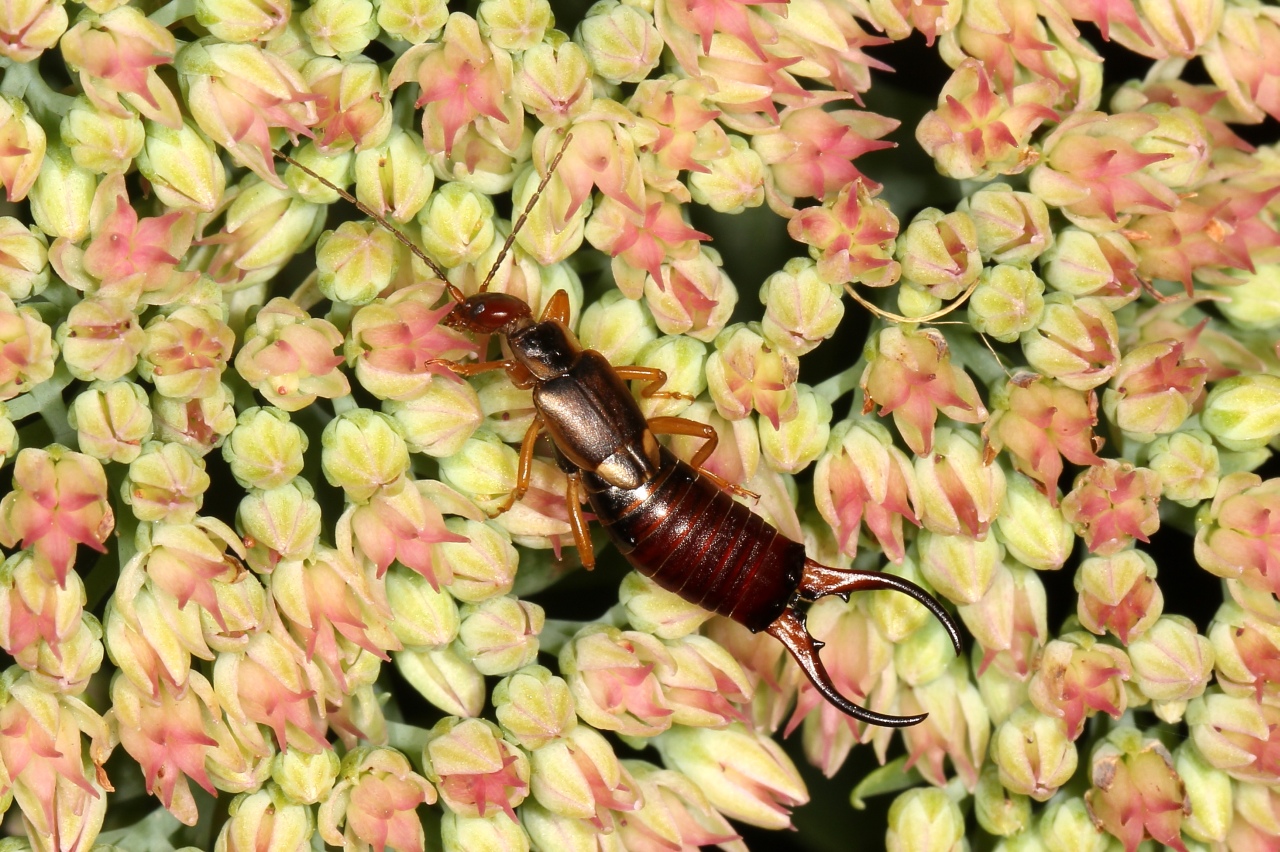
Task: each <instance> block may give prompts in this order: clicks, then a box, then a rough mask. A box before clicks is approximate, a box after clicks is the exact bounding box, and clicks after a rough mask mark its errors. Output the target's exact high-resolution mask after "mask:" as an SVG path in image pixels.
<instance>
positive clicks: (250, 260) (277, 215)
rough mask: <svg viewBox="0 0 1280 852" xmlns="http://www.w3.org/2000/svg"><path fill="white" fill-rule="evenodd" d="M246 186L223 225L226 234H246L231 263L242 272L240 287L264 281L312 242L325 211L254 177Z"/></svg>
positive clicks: (318, 233) (322, 221) (229, 210)
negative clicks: (242, 232) (244, 240)
mask: <svg viewBox="0 0 1280 852" xmlns="http://www.w3.org/2000/svg"><path fill="white" fill-rule="evenodd" d="M246 183H247V185H243V188H242V189H241V191H240V193H239V195H237V196H236V199H235V201H232V202H231V206H230V207H229V208H228V209H227V216H226V223H225V224H224V225H223V230H224V231H226V232H227V233H228V234H231V235H235V234H236V232H237V231H241V230H243V231H245V233H246V234H247V235H248V237H247V239H246V242H245V243H244V244H243V245H241V246H240V249H241V250H240V251H238V252H237V255H236V257H235V258H234V260H233V264H234V266H235V267H236V269H238V270H240V271H241V272H243V273H245V274H244V277H242V278H241V279H240V283H241V284H242V285H246V282H248V283H256V282H257V281H260V280H266V279H267V278H269V277H271V276H272V275H274V274H275V271H276V270H278V269H279V268H280V267H281V266H283V265H284V264H285V263H288V262H289V260H290V259H292V258H293V256H294V255H295V254H297V253H298V252H300V251H302V250H303V249H304V248H306V247H307V246H309V245H310V244H311V243H312V242H314V241H315V238H316V237H318V236H319V235H320V231H321V230H322V229H323V228H324V214H325V210H326V208H325V207H324V206H323V205H320V204H312V203H310V202H308V201H304V200H302V199H301V198H297V197H295V196H294V195H293V193H291V192H289V191H288V190H284V189H277V188H276V187H274V186H272V185H271V184H269V183H265V182H263V181H259V180H256V178H248V179H247V181H246Z"/></svg>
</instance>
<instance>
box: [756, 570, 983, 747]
mask: <svg viewBox="0 0 1280 852" xmlns="http://www.w3.org/2000/svg"><path fill="white" fill-rule="evenodd" d="M877 590H892V591H895V592H902V593H903V594H905V595H910V596H911V597H912V598H914V599H915V600H917V601H919V602H920V603H922V604H923V605H924V606H925V607H926V608H927V609H928V610H929V611H930V612H931V613H933V615H934V617H935V618H937V619H938V620H939V621H941V622H942V626H943V627H945V628H946V629H947V634H948V635H949V636H950V637H951V644H952V645H954V646H955V649H956V653H957V654H959V653H960V650H961V646H960V629H959V627H958V626H957V625H956V623H955V620H954V619H953V618H952V617H951V614H950V613H948V612H947V611H946V610H945V609H943V608H942V604H940V603H938V600H937V599H936V598H935V597H934V596H933V595H931V594H929V593H928V592H926V591H925V590H924V589H922V588H920V587H919V586H917V585H916V584H915V583H912V582H911V581H910V580H904V579H902V578H901V577H895V576H894V575H892V574H882V573H880V572H878V571H841V570H839V569H838V568H829V567H827V566H826V565H821V564H819V563H817V562H814V561H813V560H812V559H806V560H805V561H804V574H803V576H802V577H801V579H800V588H799V589H797V593H798V594H799V595H800V596H801V597H803V598H806V599H808V600H815V599H817V598H820V597H822V596H823V595H840V596H841V597H843V598H846V599H847V598H848V596H849V595H850V593H852V592H869V591H877ZM768 632H769V634H770V635H772V636H773V637H775V638H776V639H777V640H778V641H779V642H781V643H782V644H783V645H785V646H786V648H787V650H788V651H790V652H791V656H793V657H795V659H796V662H797V663H799V664H800V669H801V670H802V671H803V672H804V673H805V675H806V676H807V677H808V678H809V680H810V681H811V682H812V683H813V685H814V687H815V688H816V689H817V690H818V693H819V694H821V695H822V697H823V698H825V699H827V700H828V701H830V702H831V703H832V704H834V705H835V706H836V707H838V708H840V709H841V710H843V711H844V712H845V713H848V714H849V715H850V716H852V717H853V718H855V719H857V720H858V721H859V722H866V723H867V724H869V725H881V726H883V727H889V728H905V727H908V726H910V725H918V724H920V723H921V722H923V721H924V720H925V717H926V716H927V715H928V714H927V713H922V714H920V715H919V716H886V715H884V714H883V713H877V712H875V711H874V710H868V709H867V708H865V707H860V706H859V705H857V704H854V703H853V702H852V701H850V700H849V699H847V698H845V697H844V696H843V695H841V694H840V693H839V692H838V691H837V690H836V686H835V684H834V683H833V682H832V680H831V675H830V674H828V673H827V669H826V666H824V665H823V664H822V660H821V659H820V658H819V657H818V651H819V649H821V648H822V643H821V642H819V641H817V640H816V639H814V638H813V636H812V635H811V634H810V633H809V629H808V628H807V627H805V624H804V618H803V617H802V616H801V615H800V614H799V613H798V612H796V610H795V608H794V606H788V607H787V608H786V609H785V610H783V613H782V615H780V616H778V619H777V620H776V621H774V622H773V624H771V625H769V629H768Z"/></svg>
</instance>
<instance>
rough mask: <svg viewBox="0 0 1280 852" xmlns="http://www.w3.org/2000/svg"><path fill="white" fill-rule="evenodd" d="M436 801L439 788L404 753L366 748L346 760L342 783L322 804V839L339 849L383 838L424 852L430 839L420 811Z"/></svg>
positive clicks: (411, 851) (319, 817) (408, 851)
mask: <svg viewBox="0 0 1280 852" xmlns="http://www.w3.org/2000/svg"><path fill="white" fill-rule="evenodd" d="M435 802H436V791H435V788H433V787H432V786H431V783H430V782H429V781H427V779H425V778H423V777H422V776H421V775H419V774H418V773H416V772H414V771H413V768H412V767H411V766H410V765H409V760H408V758H406V757H405V756H404V755H403V754H401V753H400V752H398V751H396V750H394V749H390V748H379V747H373V746H361V747H360V748H356V749H353V750H352V751H350V752H348V753H347V756H346V757H345V758H343V760H342V771H341V774H340V775H339V777H338V783H337V784H336V785H334V788H333V791H332V792H331V793H330V794H329V798H328V799H326V800H325V801H324V802H323V803H321V805H320V810H319V812H318V813H317V815H316V816H317V823H318V826H319V829H320V836H321V837H323V838H324V841H325V843H328V844H331V845H333V846H344V845H352V846H355V845H359V844H368V843H370V842H371V841H373V840H375V839H377V840H380V841H381V843H382V844H384V845H388V846H392V847H394V848H396V849H403V850H405V852H422V850H423V849H424V848H425V843H426V838H425V837H424V835H423V831H422V822H421V820H419V819H418V817H417V815H416V814H415V813H414V810H415V809H416V808H417V807H418V806H419V805H421V804H424V803H425V804H428V805H434V804H435Z"/></svg>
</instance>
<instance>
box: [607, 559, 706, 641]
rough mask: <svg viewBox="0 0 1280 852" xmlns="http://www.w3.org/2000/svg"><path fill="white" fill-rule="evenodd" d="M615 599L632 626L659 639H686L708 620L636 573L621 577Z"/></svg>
mask: <svg viewBox="0 0 1280 852" xmlns="http://www.w3.org/2000/svg"><path fill="white" fill-rule="evenodd" d="M618 599H619V600H620V601H621V602H622V606H623V608H624V609H625V610H626V613H627V621H629V622H630V623H631V626H632V627H634V628H635V629H636V630H642V631H644V632H645V633H652V634H653V635H655V636H657V637H658V638H659V639H680V638H682V637H684V636H688V635H689V634H690V633H693V632H694V631H696V630H697V629H698V628H699V627H700V626H701V625H702V623H703V622H705V621H706V620H707V619H708V618H710V617H711V613H710V612H707V611H706V610H705V609H703V608H702V607H700V606H698V605H697V604H695V603H690V602H688V601H686V600H685V599H684V598H682V597H680V595H678V594H676V593H675V592H668V591H667V590H666V589H664V588H662V587H661V586H659V585H658V584H657V583H655V582H654V581H653V580H651V579H649V578H648V577H646V576H644V575H643V574H641V573H639V572H637V571H632V572H631V573H629V574H627V575H626V576H625V577H623V578H622V585H621V586H620V587H619V588H618Z"/></svg>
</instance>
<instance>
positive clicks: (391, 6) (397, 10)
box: [378, 0, 449, 44]
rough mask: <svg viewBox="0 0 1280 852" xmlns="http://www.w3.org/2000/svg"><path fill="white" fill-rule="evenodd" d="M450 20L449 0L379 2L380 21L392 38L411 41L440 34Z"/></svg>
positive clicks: (421, 41)
mask: <svg viewBox="0 0 1280 852" xmlns="http://www.w3.org/2000/svg"><path fill="white" fill-rule="evenodd" d="M448 20H449V8H448V0H382V3H381V4H380V5H379V6H378V25H379V26H381V27H382V28H383V29H384V30H386V31H387V35H389V36H391V37H392V38H395V39H400V40H402V41H407V42H409V43H410V44H422V43H423V42H424V41H430V40H431V39H433V38H435V37H436V36H438V35H440V31H441V30H443V29H444V25H445V22H446V21H448Z"/></svg>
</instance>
